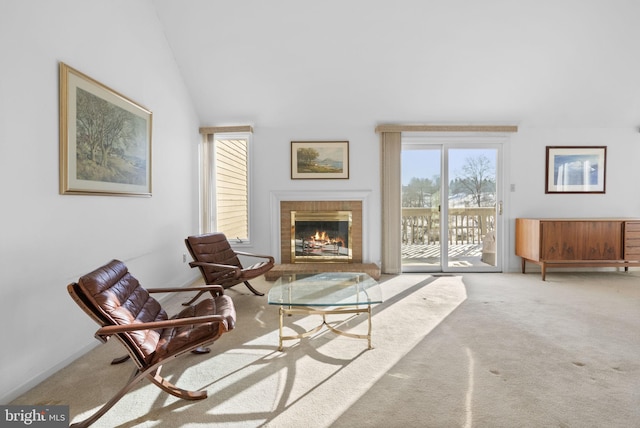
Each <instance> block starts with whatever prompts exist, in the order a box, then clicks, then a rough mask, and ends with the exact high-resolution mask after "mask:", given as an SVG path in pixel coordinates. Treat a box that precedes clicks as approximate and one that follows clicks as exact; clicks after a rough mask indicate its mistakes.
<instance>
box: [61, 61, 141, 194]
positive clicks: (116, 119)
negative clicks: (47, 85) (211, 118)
mask: <svg viewBox="0 0 640 428" xmlns="http://www.w3.org/2000/svg"><path fill="white" fill-rule="evenodd" d="M151 120H152V113H151V112H150V111H149V110H147V109H146V108H144V107H143V106H141V105H139V104H137V103H135V102H134V101H132V100H130V99H128V98H127V97H125V96H123V95H121V94H119V93H117V92H115V91H114V90H112V89H109V88H108V87H107V86H105V85H103V84H101V83H99V82H97V81H96V80H94V79H92V78H90V77H88V76H87V75H85V74H83V73H81V72H79V71H77V70H75V69H73V68H71V67H69V66H68V65H66V64H64V63H60V193H61V194H63V195H67V194H85V195H122V196H151Z"/></svg>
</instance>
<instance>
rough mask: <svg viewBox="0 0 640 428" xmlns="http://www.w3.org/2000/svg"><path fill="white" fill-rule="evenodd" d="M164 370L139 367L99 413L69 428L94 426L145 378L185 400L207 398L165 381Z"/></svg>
mask: <svg viewBox="0 0 640 428" xmlns="http://www.w3.org/2000/svg"><path fill="white" fill-rule="evenodd" d="M161 368H162V365H161V364H158V365H156V366H155V367H149V368H147V369H146V370H145V371H142V372H141V371H140V370H139V369H138V368H137V367H136V368H135V369H134V370H133V373H132V374H131V377H130V378H129V381H128V382H127V384H126V385H125V386H124V387H123V388H122V389H121V390H120V391H118V393H117V394H116V395H114V396H113V397H111V399H110V400H109V401H107V402H106V403H105V405H104V406H102V407H101V408H100V409H99V410H98V411H97V412H95V413H94V414H93V415H91V416H89V417H88V418H87V419H85V420H83V421H80V422H76V423H74V424H71V425H70V426H69V428H86V427H88V426H90V425H92V424H93V423H94V422H95V421H97V420H98V419H100V418H101V417H102V415H104V414H105V413H107V411H108V410H109V409H110V408H112V407H113V406H114V405H115V404H116V403H117V402H118V401H120V399H121V398H122V397H124V396H125V394H126V393H127V392H129V390H131V388H133V387H134V386H135V385H136V384H137V383H138V382H140V381H141V380H142V379H144V378H145V377H146V378H148V379H149V380H150V381H151V382H152V383H153V384H155V385H156V386H158V387H159V388H160V389H162V390H163V391H166V392H168V393H169V394H171V395H173V396H175V397H178V398H182V399H185V400H202V399H205V398H207V391H188V390H186V389H182V388H178V387H177V386H175V385H174V384H172V383H171V382H169V381H168V380H166V379H164V378H163V377H162V376H160V369H161Z"/></svg>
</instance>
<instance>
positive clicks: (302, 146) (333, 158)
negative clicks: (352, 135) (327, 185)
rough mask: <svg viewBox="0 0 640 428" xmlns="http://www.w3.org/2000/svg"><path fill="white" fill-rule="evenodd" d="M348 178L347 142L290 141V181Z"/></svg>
mask: <svg viewBox="0 0 640 428" xmlns="http://www.w3.org/2000/svg"><path fill="white" fill-rule="evenodd" d="M341 178H349V142H348V141H292V142H291V179H341Z"/></svg>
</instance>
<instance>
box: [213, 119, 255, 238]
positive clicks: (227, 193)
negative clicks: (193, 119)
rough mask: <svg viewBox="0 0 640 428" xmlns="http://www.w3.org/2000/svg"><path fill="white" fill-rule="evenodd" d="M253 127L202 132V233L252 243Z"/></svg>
mask: <svg viewBox="0 0 640 428" xmlns="http://www.w3.org/2000/svg"><path fill="white" fill-rule="evenodd" d="M252 131H253V130H252V129H251V127H250V126H237V127H234V126H232V127H213V128H201V129H200V133H201V134H202V135H203V139H202V148H201V150H200V158H201V170H200V171H201V212H202V217H201V218H202V222H201V226H200V229H201V232H203V233H207V232H222V233H224V234H225V235H226V236H227V238H228V239H229V240H230V241H232V242H235V243H245V244H248V243H249V240H250V230H251V227H250V215H249V208H250V199H251V198H250V193H251V189H250V184H249V183H250V177H249V175H250V162H249V158H250V138H251V133H252Z"/></svg>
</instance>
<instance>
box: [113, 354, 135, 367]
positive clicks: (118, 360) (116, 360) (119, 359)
mask: <svg viewBox="0 0 640 428" xmlns="http://www.w3.org/2000/svg"><path fill="white" fill-rule="evenodd" d="M129 358H131V356H130V355H129V354H127V355H123V356H122V357H116V358H114V359H113V360H111V365H116V364H122V363H124V362H125V361H127V360H128V359H129Z"/></svg>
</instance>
